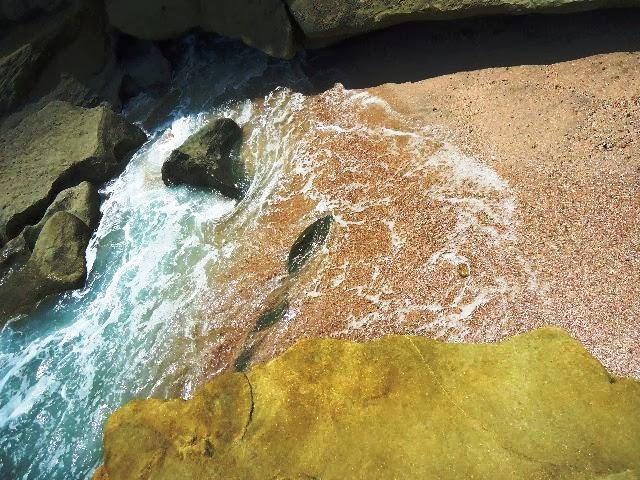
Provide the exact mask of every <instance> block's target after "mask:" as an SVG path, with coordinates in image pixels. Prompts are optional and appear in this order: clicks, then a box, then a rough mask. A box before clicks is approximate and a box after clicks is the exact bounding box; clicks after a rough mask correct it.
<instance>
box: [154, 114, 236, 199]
mask: <svg viewBox="0 0 640 480" xmlns="http://www.w3.org/2000/svg"><path fill="white" fill-rule="evenodd" d="M241 141H242V129H241V128H240V127H239V126H238V124H237V123H236V122H234V121H233V120H231V119H228V118H222V119H218V120H213V121H211V122H209V123H208V124H207V125H206V126H205V127H204V128H202V130H200V131H199V132H198V133H196V134H195V135H193V136H191V137H190V138H189V139H188V140H187V141H186V142H185V143H184V145H182V146H181V147H180V148H178V149H177V150H174V151H173V152H172V153H171V156H170V157H169V159H168V160H167V161H166V162H165V163H164V165H162V180H163V181H164V183H165V184H167V185H180V184H186V185H193V186H195V187H206V188H212V189H215V190H218V191H219V192H220V193H222V194H223V195H225V196H227V197H230V198H241V197H242V195H243V188H244V184H245V183H246V174H245V171H244V166H243V165H242V163H241V161H240V159H239V156H238V153H239V147H240V143H241Z"/></svg>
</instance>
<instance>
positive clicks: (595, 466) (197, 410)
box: [94, 329, 640, 480]
mask: <svg viewBox="0 0 640 480" xmlns="http://www.w3.org/2000/svg"><path fill="white" fill-rule="evenodd" d="M104 440H105V444H104V446H105V457H104V460H105V463H104V466H103V467H101V468H100V469H99V470H98V472H97V473H96V475H95V477H94V478H96V479H100V480H126V479H137V478H158V479H159V478H167V479H168V478H184V479H186V478H190V479H196V478H197V479H225V480H233V479H243V480H250V479H265V478H278V479H309V478H322V479H323V480H332V479H345V478H362V479H365V478H366V479H373V478H375V479H392V478H394V479H415V478H425V479H426V478H438V479H442V480H447V479H452V480H453V479H455V480H458V479H463V478H474V479H478V480H483V479H486V480H507V479H514V478H523V479H540V480H542V479H559V478H566V479H569V478H570V479H574V480H578V479H582V480H586V479H594V478H600V479H604V478H637V475H638V474H640V455H639V450H638V445H639V444H640V443H639V441H640V383H639V382H636V381H633V380H627V379H617V378H613V377H611V376H610V375H609V374H608V373H607V372H606V371H605V370H604V368H603V367H602V366H601V365H600V364H599V363H598V362H597V361H596V360H595V359H594V358H593V357H591V356H590V355H589V354H588V353H587V351H586V350H585V349H584V348H583V347H582V346H581V345H580V343H579V342H577V341H576V340H574V339H572V338H571V337H570V336H569V335H568V334H567V333H565V332H564V331H561V330H558V329H542V330H538V331H535V332H531V333H528V334H525V335H522V336H519V337H515V338H513V339H510V340H508V341H504V342H502V343H500V344H490V345H468V344H467V345H464V344H444V343H440V342H437V341H434V340H430V339H426V338H422V337H390V338H385V339H382V340H379V341H375V342H371V343H365V344H358V343H352V342H348V341H339V340H318V339H316V340H307V341H303V342H301V343H298V344H297V345H296V346H294V347H293V348H291V349H290V350H289V351H288V352H286V353H285V354H284V355H283V356H282V357H280V358H277V359H276V360H274V361H272V362H270V363H267V364H265V365H261V366H256V367H254V368H252V369H251V370H249V371H247V372H245V373H227V374H223V375H221V376H219V377H217V378H216V379H214V380H213V381H212V382H211V383H209V384H207V385H205V386H204V387H203V388H201V389H200V390H199V391H198V392H197V393H196V394H195V396H194V397H193V399H191V400H188V401H184V400H169V401H163V400H158V399H149V400H135V401H132V402H130V403H128V404H127V405H125V406H124V407H122V408H121V409H120V410H118V411H116V412H115V413H114V414H113V415H112V416H111V417H110V418H109V420H108V422H107V424H106V428H105V437H104Z"/></svg>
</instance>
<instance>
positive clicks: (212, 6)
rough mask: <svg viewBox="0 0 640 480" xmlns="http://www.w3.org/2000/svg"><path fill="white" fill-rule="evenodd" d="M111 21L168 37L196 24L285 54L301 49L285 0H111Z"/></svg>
mask: <svg viewBox="0 0 640 480" xmlns="http://www.w3.org/2000/svg"><path fill="white" fill-rule="evenodd" d="M106 7H107V12H108V14H109V20H110V22H111V24H112V25H113V26H114V27H115V28H117V29H118V30H120V31H122V32H124V33H126V34H129V35H132V36H134V37H138V38H143V39H147V40H166V39H171V38H176V37H178V36H179V35H181V34H183V33H185V32H187V31H189V30H191V29H193V28H201V29H203V30H205V31H208V32H214V33H219V34H221V35H226V36H229V37H237V38H241V39H242V41H244V42H245V43H247V44H248V45H251V46H254V47H256V48H259V49H261V50H263V51H264V52H266V53H268V54H270V55H273V56H276V57H283V58H290V57H292V56H293V55H294V53H295V51H296V43H295V34H294V26H293V25H292V23H291V20H290V18H289V14H288V13H287V8H286V6H285V4H284V3H283V2H282V1H281V0H261V1H259V2H256V1H254V0H217V1H215V2H212V1H209V0H164V1H162V2H157V1H154V0H137V1H129V0H107V1H106Z"/></svg>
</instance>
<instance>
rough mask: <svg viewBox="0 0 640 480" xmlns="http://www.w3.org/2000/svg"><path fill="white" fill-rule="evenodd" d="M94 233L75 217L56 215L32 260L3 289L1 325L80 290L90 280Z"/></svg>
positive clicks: (14, 274) (41, 238) (8, 279)
mask: <svg viewBox="0 0 640 480" xmlns="http://www.w3.org/2000/svg"><path fill="white" fill-rule="evenodd" d="M90 238H91V230H90V229H89V227H87V225H86V224H85V223H84V222H83V221H82V220H80V219H79V218H78V217H76V216H75V215H72V214H71V213H68V212H65V211H59V212H56V213H54V214H53V215H52V216H51V217H50V218H49V219H48V220H47V222H46V223H45V224H44V227H43V228H42V231H41V232H40V236H39V237H38V240H37V241H36V244H35V247H34V249H33V253H32V254H31V257H30V258H29V260H28V261H27V263H26V264H25V266H24V267H23V268H21V269H20V270H17V271H14V272H12V273H10V274H9V275H8V276H7V277H6V278H5V279H4V280H3V282H2V284H1V285H0V321H1V320H6V319H8V318H10V317H13V316H15V315H17V314H20V313H24V312H27V311H28V310H29V309H30V308H31V307H32V306H33V305H34V304H36V303H38V302H39V301H40V300H42V299H44V298H46V297H47V296H49V295H53V294H56V293H61V292H64V291H65V290H71V289H75V288H80V287H81V286H82V285H83V284H84V281H85V278H86V276H87V265H86V259H85V250H86V248H87V245H88V243H89V239H90Z"/></svg>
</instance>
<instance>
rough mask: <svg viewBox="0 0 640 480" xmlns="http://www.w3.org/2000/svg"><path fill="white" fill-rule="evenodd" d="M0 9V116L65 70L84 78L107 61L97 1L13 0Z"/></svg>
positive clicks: (52, 85)
mask: <svg viewBox="0 0 640 480" xmlns="http://www.w3.org/2000/svg"><path fill="white" fill-rule="evenodd" d="M0 9H1V11H0V25H2V24H3V23H6V26H4V28H3V31H2V35H0V37H2V38H0V117H1V116H3V115H8V114H11V113H13V112H16V111H17V110H19V109H20V108H22V107H24V106H25V104H26V103H28V102H29V101H32V102H33V101H36V102H37V100H38V99H39V98H40V97H42V96H43V95H46V94H47V93H50V92H52V90H55V89H56V86H57V85H59V84H60V83H61V78H62V76H64V75H71V76H73V77H75V78H76V79H78V80H80V81H81V83H83V82H88V81H89V80H90V79H92V78H93V77H94V76H95V75H97V74H98V73H99V72H100V71H101V70H102V69H103V67H104V66H105V64H106V63H107V61H108V52H109V47H108V45H109V43H110V40H109V35H108V33H107V31H106V28H105V27H106V14H105V12H104V6H103V5H102V2H101V1H100V0H81V1H76V0H74V1H71V0H61V1H55V0H38V1H27V2H24V1H15V0H13V1H7V2H5V4H4V5H0ZM3 17H4V18H3ZM3 20H4V22H3ZM58 94H60V97H61V98H65V97H68V96H67V95H65V93H64V92H58Z"/></svg>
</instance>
